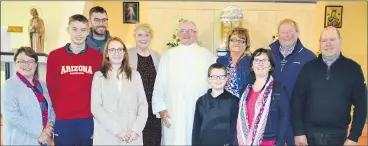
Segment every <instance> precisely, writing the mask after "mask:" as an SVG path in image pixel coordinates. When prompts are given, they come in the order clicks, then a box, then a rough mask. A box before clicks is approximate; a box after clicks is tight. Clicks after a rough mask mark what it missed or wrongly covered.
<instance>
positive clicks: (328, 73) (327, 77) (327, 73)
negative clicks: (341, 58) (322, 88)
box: [326, 65, 331, 80]
mask: <svg viewBox="0 0 368 146" xmlns="http://www.w3.org/2000/svg"><path fill="white" fill-rule="evenodd" d="M330 67H331V65H330V66H328V67H327V72H326V79H327V80H329V79H330Z"/></svg>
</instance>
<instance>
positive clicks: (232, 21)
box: [216, 6, 243, 56]
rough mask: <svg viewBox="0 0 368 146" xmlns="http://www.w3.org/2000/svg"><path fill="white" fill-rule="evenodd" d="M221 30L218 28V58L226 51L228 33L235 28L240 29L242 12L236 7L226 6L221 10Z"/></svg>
mask: <svg viewBox="0 0 368 146" xmlns="http://www.w3.org/2000/svg"><path fill="white" fill-rule="evenodd" d="M220 21H221V23H220V24H221V26H220V27H221V28H220V40H221V44H220V47H219V48H217V49H216V50H217V54H218V56H222V55H224V54H225V53H226V51H227V45H226V44H227V39H228V38H227V37H228V36H229V33H230V31H231V30H232V29H233V28H235V27H242V21H243V12H242V10H241V9H240V8H239V7H237V6H227V7H225V8H224V9H222V12H221V14H220Z"/></svg>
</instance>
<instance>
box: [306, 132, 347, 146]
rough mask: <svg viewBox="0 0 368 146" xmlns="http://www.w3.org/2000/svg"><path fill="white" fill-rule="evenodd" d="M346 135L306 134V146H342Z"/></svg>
mask: <svg viewBox="0 0 368 146" xmlns="http://www.w3.org/2000/svg"><path fill="white" fill-rule="evenodd" d="M346 134H347V133H339V134H337V133H322V132H318V133H310V134H307V142H308V146H343V145H344V143H345V140H346Z"/></svg>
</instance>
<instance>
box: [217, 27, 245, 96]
mask: <svg viewBox="0 0 368 146" xmlns="http://www.w3.org/2000/svg"><path fill="white" fill-rule="evenodd" d="M249 47H250V36H249V32H248V30H247V29H245V28H240V27H237V28H234V29H233V30H232V31H231V32H230V34H229V37H228V39H227V49H228V50H229V53H227V54H226V55H225V56H222V57H219V58H218V59H217V61H216V62H218V63H221V64H222V65H225V66H226V75H227V78H226V81H225V84H226V85H225V89H226V90H227V91H228V92H230V93H231V94H233V95H235V96H236V97H238V98H240V95H242V93H243V92H244V88H245V86H246V85H247V84H248V82H249V81H250V80H251V78H250V73H249V60H250V55H248V53H247V51H248V50H249Z"/></svg>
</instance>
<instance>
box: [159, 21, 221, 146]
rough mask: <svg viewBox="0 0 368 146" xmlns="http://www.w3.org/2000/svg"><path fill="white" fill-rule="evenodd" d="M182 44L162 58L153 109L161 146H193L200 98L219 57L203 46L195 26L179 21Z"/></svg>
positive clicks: (188, 22) (205, 89) (191, 23)
mask: <svg viewBox="0 0 368 146" xmlns="http://www.w3.org/2000/svg"><path fill="white" fill-rule="evenodd" d="M178 31H179V32H178V36H179V39H180V45H179V46H177V47H174V48H171V49H170V50H168V51H167V52H166V53H165V54H164V55H163V56H162V58H161V60H160V65H159V68H158V71H157V76H156V81H155V86H154V90H153V96H152V111H153V114H155V115H156V116H157V117H158V118H161V121H162V139H161V144H162V145H191V143H192V127H193V119H194V112H195V105H196V101H197V99H198V98H199V97H200V96H202V95H203V94H204V93H206V91H207V90H208V89H209V87H210V86H209V84H208V81H207V71H208V67H209V66H210V65H211V64H213V63H215V62H216V56H215V55H214V54H213V53H211V52H210V51H209V50H208V49H206V48H203V47H200V46H199V45H198V44H197V43H196V41H197V35H198V34H197V32H198V31H197V28H196V25H195V24H194V23H193V22H191V21H187V20H184V21H182V22H181V23H180V24H179V30H178Z"/></svg>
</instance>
